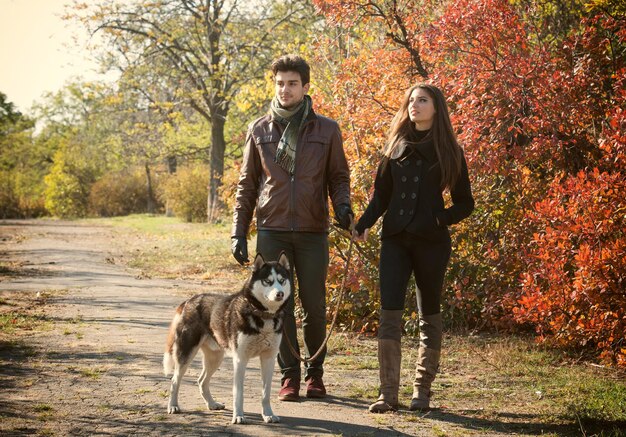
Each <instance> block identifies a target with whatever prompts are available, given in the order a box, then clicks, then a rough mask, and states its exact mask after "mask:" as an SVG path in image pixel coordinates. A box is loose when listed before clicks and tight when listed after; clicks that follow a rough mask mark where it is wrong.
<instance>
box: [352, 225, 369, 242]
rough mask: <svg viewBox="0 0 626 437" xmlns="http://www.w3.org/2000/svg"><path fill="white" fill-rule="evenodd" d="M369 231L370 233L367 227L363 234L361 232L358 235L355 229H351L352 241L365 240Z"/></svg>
mask: <svg viewBox="0 0 626 437" xmlns="http://www.w3.org/2000/svg"><path fill="white" fill-rule="evenodd" d="M369 233H370V230H369V228H367V229H366V230H364V231H363V234H361V235H359V233H358V231H357V230H356V229H354V230H353V231H352V238H353V239H354V241H365V240H367V236H368V235H369Z"/></svg>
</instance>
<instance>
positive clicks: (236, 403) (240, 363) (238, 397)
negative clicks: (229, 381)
mask: <svg viewBox="0 0 626 437" xmlns="http://www.w3.org/2000/svg"><path fill="white" fill-rule="evenodd" d="M247 365H248V357H246V356H242V355H239V354H237V353H235V354H234V355H233V420H232V423H246V419H245V417H244V415H243V380H244V376H245V374H246V366H247Z"/></svg>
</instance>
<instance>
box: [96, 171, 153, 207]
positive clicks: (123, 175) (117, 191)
mask: <svg viewBox="0 0 626 437" xmlns="http://www.w3.org/2000/svg"><path fill="white" fill-rule="evenodd" d="M154 179H156V178H154ZM153 183H154V180H153ZM148 202H149V199H148V190H147V188H146V175H145V172H144V171H143V169H135V170H124V171H120V172H111V173H107V174H105V175H104V176H103V177H101V178H100V179H98V180H97V181H96V182H95V183H94V184H93V185H92V187H91V191H90V193H89V213H90V214H93V215H99V216H103V217H113V216H122V215H128V214H133V213H142V212H149V211H148ZM158 206H159V205H156V207H157V209H158Z"/></svg>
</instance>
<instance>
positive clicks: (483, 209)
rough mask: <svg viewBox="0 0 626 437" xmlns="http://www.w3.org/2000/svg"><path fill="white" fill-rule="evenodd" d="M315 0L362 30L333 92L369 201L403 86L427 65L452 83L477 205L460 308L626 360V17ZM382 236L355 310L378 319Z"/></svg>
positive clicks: (474, 318) (368, 250)
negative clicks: (554, 16) (545, 21)
mask: <svg viewBox="0 0 626 437" xmlns="http://www.w3.org/2000/svg"><path fill="white" fill-rule="evenodd" d="M315 3H316V4H317V5H318V7H319V8H320V10H321V11H322V12H323V13H324V14H325V15H326V16H327V17H328V19H329V21H330V22H332V23H335V24H336V25H338V26H343V28H344V29H349V31H350V32H348V34H349V35H350V36H351V38H353V40H354V41H361V42H362V43H361V44H362V45H360V46H359V44H357V43H356V42H354V43H353V46H352V47H353V49H352V51H351V53H349V54H344V55H343V56H341V57H339V59H337V63H336V65H335V66H334V70H333V73H332V74H331V75H330V76H331V77H332V80H329V81H327V82H328V83H330V84H332V91H330V90H328V91H326V92H324V93H323V95H322V96H320V97H321V99H319V98H318V100H317V101H318V102H319V104H320V105H321V106H323V108H324V111H325V112H327V113H329V114H332V115H334V116H335V118H337V119H338V120H339V122H340V124H341V126H342V129H343V132H344V138H345V141H346V149H347V151H348V155H349V159H350V162H351V165H352V171H353V177H354V178H353V187H354V192H355V198H356V206H355V209H356V211H357V215H358V213H360V212H361V211H362V210H363V207H364V205H365V203H366V201H367V198H368V195H369V193H370V190H371V184H372V181H373V174H372V173H373V171H374V170H375V167H376V164H377V162H378V158H379V157H380V155H379V153H378V151H379V150H380V149H381V148H382V145H383V143H384V139H385V134H386V129H387V127H388V124H389V121H390V120H391V117H392V116H393V113H394V111H395V108H397V105H398V102H399V99H400V97H401V95H402V92H403V90H404V89H406V88H407V87H408V86H409V85H410V84H412V83H414V82H416V81H419V80H420V79H422V78H420V77H418V75H420V74H421V75H422V76H424V75H425V74H422V73H421V72H425V73H427V75H428V77H429V80H430V81H432V82H433V83H435V84H436V85H438V86H440V87H441V88H442V89H443V90H444V93H445V94H446V95H447V97H448V99H449V104H450V108H451V111H452V116H453V123H454V125H455V127H456V128H457V130H458V137H459V141H460V143H461V144H462V145H463V146H464V148H465V151H466V155H467V157H468V162H469V167H470V173H471V178H472V182H473V189H474V193H475V197H476V201H477V209H476V211H475V213H474V214H473V215H472V216H471V217H470V219H468V220H466V221H464V222H462V223H461V224H459V225H457V226H455V227H454V228H453V244H454V255H453V258H452V260H451V264H450V269H449V273H448V278H447V280H448V281H447V283H448V287H447V289H446V291H445V300H446V303H447V308H446V311H445V314H446V316H447V318H448V322H449V323H451V324H453V325H456V326H464V327H469V328H472V327H474V328H476V327H485V328H497V329H508V330H512V331H514V330H520V329H528V328H529V327H530V328H532V329H534V330H535V331H536V332H537V333H538V339H539V340H540V341H545V342H551V343H552V344H558V345H560V346H564V347H574V348H584V349H585V350H587V351H590V352H595V353H596V354H597V355H598V356H599V357H600V358H601V359H605V360H606V361H607V362H611V363H614V364H617V365H619V366H626V345H625V344H624V336H625V333H626V313H625V310H624V309H625V308H626V292H625V291H624V289H625V288H626V287H625V284H624V281H625V279H624V278H625V277H626V253H625V243H624V242H623V240H624V229H626V226H625V225H626V223H625V221H626V218H625V216H626V205H625V202H624V200H623V198H624V194H623V193H625V192H626V133H625V132H626V113H625V109H624V108H625V107H626V91H624V90H625V89H626V83H625V77H626V17H624V16H623V15H620V14H618V13H611V11H608V12H607V11H601V10H591V11H590V12H589V13H588V16H581V17H580V20H579V23H578V25H577V26H574V27H572V28H568V29H564V30H563V31H562V32H561V33H556V31H554V32H555V33H553V34H546V32H543V31H542V32H539V31H538V30H537V26H538V24H537V23H538V22H539V23H540V22H541V20H540V19H538V18H537V17H534V20H533V21H532V22H530V21H529V11H525V10H522V9H520V8H521V7H516V6H515V5H514V4H513V3H511V2H508V1H505V0H458V1H450V2H443V3H442V2H440V1H435V0H432V1H424V2H403V1H391V2H370V1H359V0H352V1H349V0H332V1H322V0H317V1H315ZM417 3H419V5H418V4H417ZM359 26H366V28H367V29H368V30H367V32H364V31H363V29H364V27H359ZM545 27H546V28H549V26H547V25H546V26H545ZM372 32H377V33H378V34H380V35H381V37H380V38H378V39H376V38H372V37H371V33H372ZM364 41H367V42H364ZM324 43H326V46H324V45H323V44H321V45H320V47H319V51H320V52H323V51H326V52H329V51H330V52H332V50H333V48H332V44H328V41H325V42H324ZM416 54H417V56H416ZM418 62H419V63H421V68H422V69H420V65H417V63H418ZM376 239H377V238H376V236H375V235H374V236H373V237H372V238H371V240H372V241H370V242H368V244H367V245H365V246H363V248H362V253H360V254H359V255H360V256H359V258H363V259H364V260H360V261H358V262H357V267H358V268H360V269H361V270H359V271H357V273H356V274H357V277H358V278H359V279H358V280H351V282H350V283H351V293H353V295H352V297H353V299H352V300H351V303H350V310H346V312H345V318H347V319H349V317H350V315H349V313H350V311H355V310H358V311H356V312H355V314H356V316H355V318H354V319H353V324H354V323H356V322H355V320H356V321H359V322H360V321H361V320H367V321H369V323H364V326H367V327H368V329H369V327H374V326H375V318H376V312H375V311H374V310H375V309H376V308H377V294H376V290H375V287H376V279H377V272H376V268H375V266H376V262H377V241H376ZM335 241H336V242H337V246H336V247H337V248H338V252H337V253H341V251H342V250H345V247H343V246H342V245H345V243H342V242H341V241H339V240H335ZM359 263H360V264H359ZM331 273H335V272H331ZM336 274H338V273H336ZM364 309H367V310H370V311H369V312H366V311H364Z"/></svg>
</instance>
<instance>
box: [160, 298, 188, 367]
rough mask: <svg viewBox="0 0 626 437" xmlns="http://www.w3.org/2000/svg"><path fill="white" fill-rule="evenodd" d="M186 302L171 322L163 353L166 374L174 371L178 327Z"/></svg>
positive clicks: (177, 310)
mask: <svg viewBox="0 0 626 437" xmlns="http://www.w3.org/2000/svg"><path fill="white" fill-rule="evenodd" d="M183 307H184V304H181V305H180V306H179V307H178V308H177V309H176V315H175V316H174V319H173V320H172V323H171V324H170V330H169V332H168V334H167V343H166V344H165V352H164V353H163V373H164V374H165V376H168V375H169V374H170V373H172V372H173V371H174V366H175V362H174V343H175V342H176V327H177V326H178V323H179V322H180V318H181V316H180V314H181V312H182V309H183Z"/></svg>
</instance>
